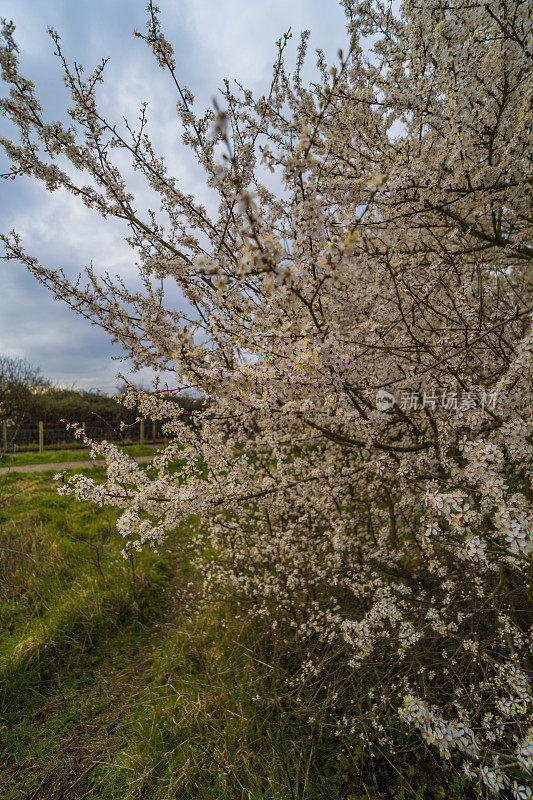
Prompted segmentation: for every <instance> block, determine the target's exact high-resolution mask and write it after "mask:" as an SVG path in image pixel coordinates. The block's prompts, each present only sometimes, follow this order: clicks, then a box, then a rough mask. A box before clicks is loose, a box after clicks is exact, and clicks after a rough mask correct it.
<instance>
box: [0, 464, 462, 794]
mask: <svg viewBox="0 0 533 800" xmlns="http://www.w3.org/2000/svg"><path fill="white" fill-rule="evenodd" d="M91 474H92V475H93V476H98V475H103V470H102V469H101V468H98V467H96V468H93V469H92V470H91ZM115 519H116V511H114V510H113V509H111V508H102V509H98V510H97V511H95V509H94V508H93V507H91V506H90V505H89V504H86V503H80V502H77V501H76V500H74V499H73V498H71V497H59V496H58V495H57V492H56V487H55V485H54V484H53V482H52V481H51V480H50V476H49V475H48V474H46V473H40V474H36V473H34V474H31V475H24V474H19V475H15V474H11V475H9V476H8V477H7V479H6V480H5V482H4V484H3V489H2V490H1V493H0V796H1V797H2V798H5V800H23V799H24V798H26V800H30V798H33V800H37V798H39V800H56V798H66V799H68V800H76V798H80V800H81V798H92V799H93V800H141V798H142V799H143V800H170V798H179V799H180V800H189V799H190V800H192V799H193V798H195V800H197V799H200V800H267V798H268V800H285V799H287V800H295V798H298V800H325V798H328V800H401V799H402V798H404V800H407V799H408V798H419V799H420V800H422V799H423V800H426V798H427V800H445V799H446V798H449V799H450V800H466V798H469V797H472V795H469V794H468V793H467V790H465V789H463V788H462V783H461V781H459V782H457V779H456V778H454V777H453V774H452V772H446V771H445V770H443V769H442V768H440V767H436V766H435V759H434V758H433V757H432V756H431V754H429V753H425V751H424V750H423V749H422V748H420V747H419V750H418V755H414V756H413V755H412V750H411V749H410V750H408V749H407V745H409V747H410V748H412V747H413V745H417V744H418V742H417V741H411V742H408V743H406V751H407V752H408V755H407V756H406V757H405V762H403V763H402V761H401V758H400V761H399V762H398V763H396V764H395V765H394V766H391V764H390V763H389V762H388V759H387V758H386V757H383V758H382V759H380V758H376V756H373V757H370V756H369V754H368V751H367V750H366V748H365V745H364V743H361V742H360V741H359V739H358V738H357V737H356V738H353V737H352V739H353V740H352V741H350V740H348V739H346V740H345V741H343V742H340V741H339V740H338V739H336V738H335V737H334V736H333V735H332V732H331V730H330V727H329V725H328V723H327V720H326V718H325V717H323V718H320V716H319V715H317V716H318V719H317V723H316V724H310V723H309V720H308V716H309V714H308V713H302V707H301V705H299V703H298V701H297V698H295V697H294V696H293V695H292V694H291V692H289V690H288V689H287V686H286V678H287V677H288V676H289V675H290V672H291V663H296V661H297V655H298V654H297V653H296V652H294V653H292V654H291V648H293V649H294V648H295V647H297V644H295V643H294V642H293V643H292V644H286V643H281V644H280V643H279V641H278V640H276V639H274V638H273V637H272V636H270V635H268V633H267V631H266V630H265V629H264V628H263V627H262V626H261V624H260V623H252V622H250V621H246V620H245V618H244V617H241V612H240V611H239V609H238V608H237V607H235V606H234V605H232V604H231V603H229V602H225V603H218V604H207V605H206V604H204V603H202V602H200V600H199V586H198V583H199V581H198V577H197V575H196V573H195V570H194V569H193V567H192V566H191V564H190V561H189V552H188V542H189V540H190V527H189V528H187V527H184V528H183V529H181V530H179V531H176V532H175V533H174V534H173V535H172V536H171V537H170V539H169V541H168V543H167V545H166V546H165V547H163V548H161V552H160V553H159V554H155V553H153V552H142V553H139V554H135V557H134V560H133V562H132V561H131V560H129V559H126V560H125V559H124V558H123V557H122V556H121V554H120V551H121V549H122V547H123V541H122V540H121V538H120V537H119V536H118V535H117V534H116V533H115V532H114V528H113V524H114V521H115ZM193 525H194V521H191V523H190V526H193ZM292 656H294V658H293V657H292ZM362 689H364V687H362ZM454 781H455V783H454Z"/></svg>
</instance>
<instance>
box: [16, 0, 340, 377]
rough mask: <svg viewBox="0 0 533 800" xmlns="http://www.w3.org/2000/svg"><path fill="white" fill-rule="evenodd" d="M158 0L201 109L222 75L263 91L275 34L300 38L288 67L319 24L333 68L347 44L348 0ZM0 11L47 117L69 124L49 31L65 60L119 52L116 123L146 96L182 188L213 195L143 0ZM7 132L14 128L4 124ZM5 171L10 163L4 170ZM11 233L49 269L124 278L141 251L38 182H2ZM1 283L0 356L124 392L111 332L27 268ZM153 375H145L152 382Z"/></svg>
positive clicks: (38, 0)
mask: <svg viewBox="0 0 533 800" xmlns="http://www.w3.org/2000/svg"><path fill="white" fill-rule="evenodd" d="M159 6H160V8H161V13H162V21H163V26H164V30H165V35H166V36H167V38H168V39H169V40H170V41H171V43H172V45H173V47H174V50H175V56H176V62H177V72H178V75H179V76H180V77H181V79H182V82H183V83H184V84H185V85H187V86H189V88H190V89H191V90H192V91H193V92H194V94H195V97H196V102H197V108H198V109H201V108H204V107H206V106H209V105H211V103H212V98H213V97H215V96H216V94H217V89H218V88H219V87H220V86H222V85H223V80H224V78H229V79H237V80H238V81H240V82H241V83H242V84H244V85H245V86H247V87H248V88H250V89H252V90H253V91H254V92H258V93H260V94H262V93H263V92H264V91H265V89H266V87H267V84H268V82H269V78H270V74H271V67H272V63H273V61H274V59H275V55H276V48H275V41H276V39H278V38H279V37H280V36H281V35H282V34H283V33H284V32H285V31H286V30H288V28H291V29H292V31H293V33H294V34H295V36H294V37H293V40H292V49H291V51H290V54H289V57H288V60H287V63H288V64H290V63H293V62H292V59H293V56H294V52H295V48H296V45H297V41H298V38H299V34H300V32H301V31H303V30H305V29H309V30H310V31H311V49H312V48H316V47H320V48H322V49H323V50H324V51H325V53H326V56H328V58H329V60H330V61H331V62H332V63H334V62H335V53H336V51H337V50H338V48H339V47H345V46H346V38H345V26H344V16H343V12H342V9H341V7H340V5H339V3H338V0H262V2H259V0H226V2H220V0H160V2H159ZM0 16H2V17H4V18H6V19H8V20H10V19H11V20H13V21H14V23H15V25H16V39H17V42H18V44H19V48H20V60H21V67H22V71H23V74H25V75H26V76H27V77H29V78H30V79H31V80H33V81H34V83H35V84H36V87H37V94H38V96H39V97H40V99H41V103H42V106H43V108H44V109H45V113H46V116H47V117H48V119H49V120H57V119H65V109H66V107H67V103H68V97H67V95H66V90H65V87H64V85H63V83H62V77H61V73H60V70H59V67H58V64H57V61H56V59H55V58H54V56H53V52H52V43H51V41H50V38H49V36H48V35H47V33H46V31H47V28H48V27H50V26H51V27H53V28H55V29H56V30H57V31H58V32H59V33H60V35H61V37H62V44H63V46H64V49H65V52H66V54H67V56H68V57H69V58H70V59H76V60H77V61H79V62H81V63H82V64H83V65H84V66H85V68H86V70H87V71H88V70H90V69H91V68H93V67H94V66H95V65H96V64H97V62H98V61H99V60H100V59H101V58H102V57H104V56H110V59H111V60H110V63H109V66H108V68H107V70H106V76H107V77H106V80H105V84H104V86H103V87H102V89H101V91H100V92H99V97H100V101H101V102H100V107H101V109H102V110H103V111H104V112H106V115H107V116H108V118H110V119H111V118H114V119H117V121H120V119H121V118H122V116H123V115H125V116H126V117H129V119H130V120H131V121H132V122H134V121H135V120H136V119H137V114H138V108H139V105H140V103H141V102H142V101H144V100H147V101H148V102H149V109H148V110H149V113H150V117H151V120H152V127H151V131H152V135H153V140H154V142H155V144H156V145H158V146H159V147H160V148H161V150H162V152H163V153H164V154H165V155H166V156H167V158H168V160H169V164H170V165H172V167H173V172H174V174H176V175H177V176H178V177H179V179H180V182H181V186H182V187H185V188H186V189H187V191H188V192H191V193H192V194H194V195H196V196H197V197H199V198H201V199H202V200H203V201H204V202H208V200H207V196H206V195H205V189H204V187H203V185H202V176H201V173H200V172H199V170H198V168H197V167H196V166H195V164H194V161H192V160H191V157H190V155H189V154H188V153H186V152H185V151H184V149H183V146H182V145H181V141H180V130H179V127H178V125H177V123H176V120H175V115H174V108H175V98H174V96H173V93H172V90H171V87H170V85H169V83H168V80H167V76H166V74H165V73H164V72H162V71H161V70H160V69H158V68H157V66H156V65H155V62H154V59H153V56H152V55H151V53H150V51H149V50H148V48H147V47H146V45H145V44H144V43H143V42H142V41H140V40H139V39H135V38H134V37H133V36H132V33H133V31H134V30H135V29H139V30H144V26H145V17H146V14H145V0H77V2H75V3H74V2H72V0H2V3H1V6H0ZM310 61H311V62H313V61H314V59H310ZM310 68H311V67H310ZM309 74H311V73H309ZM4 92H5V88H4V87H3V88H2V93H3V94H4ZM0 131H1V133H2V134H4V135H7V136H10V135H12V130H11V129H10V128H9V126H8V125H7V123H6V122H5V121H4V120H3V119H0ZM6 170H7V162H6V161H5V158H0V172H5V171H6ZM11 229H15V230H16V231H17V232H18V233H19V234H21V236H22V238H23V242H24V244H25V246H26V249H27V251H28V252H30V253H31V254H32V255H34V256H36V257H37V258H38V259H39V260H40V261H41V263H43V264H46V265H47V266H55V267H63V268H64V269H65V270H66V271H67V272H68V273H69V274H72V275H74V274H77V273H78V272H79V271H81V270H83V268H84V267H85V266H87V265H88V264H91V263H92V264H93V265H94V267H95V269H96V270H99V271H105V270H109V271H110V272H112V273H117V274H120V275H122V276H125V277H126V278H127V277H128V276H129V277H131V276H133V274H134V266H133V265H132V263H131V256H132V251H131V250H130V249H129V248H127V247H126V246H125V245H124V242H123V240H122V236H123V235H124V234H125V232H126V231H125V229H122V228H121V227H120V225H118V224H117V222H116V221H113V222H107V221H106V222H104V221H103V220H101V219H100V218H99V217H97V216H96V215H95V214H94V213H93V212H90V211H89V210H88V209H86V208H85V207H84V206H83V205H82V204H80V203H78V202H77V201H76V200H75V199H74V198H71V197H69V196H67V195H66V193H63V192H62V191H58V192H55V193H54V194H50V193H48V192H46V190H45V189H44V188H43V187H42V186H41V185H40V184H38V183H36V182H34V181H32V180H30V179H29V178H22V179H20V180H17V181H14V182H13V181H2V182H0V230H2V231H3V232H7V231H9V230H11ZM0 278H1V280H0V289H1V291H0V353H7V354H8V355H12V356H22V357H25V358H27V359H28V360H30V361H31V362H32V363H34V364H35V365H38V366H40V367H41V370H42V372H43V373H44V374H45V375H46V376H47V377H49V378H51V379H52V380H54V381H55V382H56V383H58V384H61V385H67V386H70V385H75V386H77V387H78V388H86V389H89V388H99V389H102V390H104V391H111V392H112V391H114V389H115V387H116V385H117V381H116V379H115V375H116V374H117V372H119V371H122V372H125V371H127V365H125V364H121V363H119V362H117V361H116V360H114V359H113V356H114V355H117V354H119V350H118V348H116V347H115V348H114V347H113V346H112V345H111V343H110V342H109V340H108V338H107V336H106V334H105V333H104V332H102V331H101V330H99V329H98V328H97V327H94V326H91V324H90V323H89V322H87V321H86V320H84V319H82V318H81V317H79V316H77V315H76V314H75V313H74V312H73V311H71V310H70V309H68V308H67V307H66V306H65V305H63V304H61V303H60V302H57V301H55V300H54V299H53V298H52V296H51V295H50V294H49V293H48V292H47V290H46V289H44V288H43V287H41V286H40V285H39V284H38V283H37V281H36V280H35V278H33V277H32V276H31V275H29V274H28V273H26V272H25V270H24V268H23V267H22V266H21V265H20V264H17V263H15V262H5V261H1V262H0ZM149 377H150V376H149V375H147V374H144V375H141V376H137V378H136V380H139V381H141V382H144V383H147V381H148V380H149Z"/></svg>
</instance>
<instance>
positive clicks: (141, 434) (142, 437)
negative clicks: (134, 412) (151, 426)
mask: <svg viewBox="0 0 533 800" xmlns="http://www.w3.org/2000/svg"><path fill="white" fill-rule="evenodd" d="M139 440H140V442H141V444H144V419H142V420H141V427H140V433H139Z"/></svg>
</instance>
